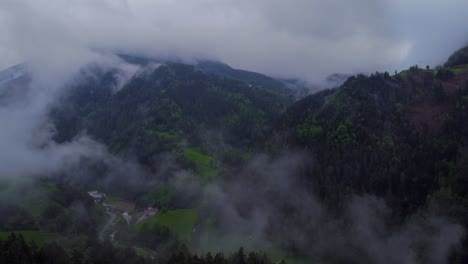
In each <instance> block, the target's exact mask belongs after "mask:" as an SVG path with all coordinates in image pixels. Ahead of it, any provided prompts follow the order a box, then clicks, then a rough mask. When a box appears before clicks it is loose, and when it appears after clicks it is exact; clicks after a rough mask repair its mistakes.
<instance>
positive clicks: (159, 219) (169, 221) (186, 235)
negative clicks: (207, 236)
mask: <svg viewBox="0 0 468 264" xmlns="http://www.w3.org/2000/svg"><path fill="white" fill-rule="evenodd" d="M197 218H198V212H197V210H196V209H178V210H171V211H167V212H164V213H159V214H157V215H155V216H152V217H150V218H148V219H146V220H144V221H141V222H139V223H137V224H136V225H135V228H137V229H141V228H142V227H143V226H145V225H149V226H155V225H160V226H164V227H167V228H168V229H169V230H170V231H171V232H172V233H174V234H176V235H177V236H178V237H179V238H180V239H181V240H184V241H190V239H191V237H192V232H193V228H194V227H195V224H196V222H197Z"/></svg>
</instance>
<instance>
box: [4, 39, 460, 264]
mask: <svg viewBox="0 0 468 264" xmlns="http://www.w3.org/2000/svg"><path fill="white" fill-rule="evenodd" d="M466 50H467V48H464V49H461V50H459V51H457V52H456V53H454V54H453V55H452V56H451V57H450V58H449V59H448V61H447V63H446V64H444V66H439V67H436V68H434V69H432V68H430V67H429V66H427V67H419V66H417V65H415V66H413V67H411V68H409V69H408V70H404V71H401V72H395V73H392V74H390V73H387V72H384V73H379V72H377V73H374V74H370V75H364V74H358V75H356V76H352V77H350V78H348V79H347V80H346V81H345V82H344V84H343V85H341V86H340V87H336V88H333V89H326V90H322V91H320V92H317V93H314V94H311V95H308V96H306V97H304V98H301V99H300V100H296V99H295V94H296V93H295V91H294V90H293V88H294V87H291V85H288V84H287V83H285V82H283V81H279V80H276V79H273V78H270V77H267V76H264V75H261V74H258V73H252V72H247V71H242V70H236V69H233V68H231V67H229V66H228V65H225V64H222V63H218V62H212V61H201V62H198V63H195V64H193V65H188V64H184V63H181V62H167V61H158V60H153V59H144V58H139V57H133V56H128V55H120V59H121V60H123V61H125V62H126V63H130V64H133V65H137V66H138V68H139V71H138V73H137V74H136V75H134V76H133V77H132V78H130V79H129V80H128V81H127V82H126V83H125V84H124V85H123V86H121V87H120V86H119V85H118V83H119V76H121V74H122V72H121V70H120V69H118V68H115V69H103V68H101V67H99V66H98V65H92V66H90V67H88V68H86V69H83V70H82V71H81V72H80V74H79V75H78V77H76V80H74V81H73V82H71V83H70V84H69V85H68V87H67V89H64V92H63V93H62V94H61V95H60V96H59V98H58V100H57V102H56V103H55V104H54V105H53V106H52V107H51V109H50V117H51V122H52V123H53V125H54V128H55V130H54V132H55V134H54V142H55V143H57V144H62V143H70V142H74V141H75V140H76V139H77V138H80V137H81V136H83V135H86V136H88V137H90V138H91V139H92V140H94V141H96V142H99V143H100V144H102V145H103V146H105V148H106V149H107V150H108V151H109V153H110V154H109V155H113V156H112V157H113V158H112V159H111V158H106V159H102V160H99V161H94V160H90V159H87V158H83V159H82V160H80V165H79V168H73V170H69V171H66V170H64V171H62V172H60V173H56V174H54V175H38V176H37V177H36V178H34V179H33V180H25V182H24V183H22V182H20V183H15V182H11V181H9V180H2V182H1V184H0V197H1V198H2V201H1V202H0V213H1V215H2V216H5V217H2V219H0V231H1V232H0V238H2V240H0V252H1V253H0V260H1V261H0V262H2V263H200V264H202V263H229V264H230V263H239V264H240V263H246V264H251V263H280V262H282V263H284V262H286V263H378V262H377V261H378V260H380V258H381V257H382V256H386V255H385V254H389V255H391V256H392V257H394V258H393V259H392V258H391V257H389V260H390V261H399V260H401V259H402V258H399V257H397V256H396V255H398V254H399V253H394V252H392V253H387V252H385V253H384V252H382V256H378V257H376V256H374V255H373V254H371V251H368V250H367V249H365V248H366V246H365V245H363V243H362V241H361V242H360V241H357V242H356V241H353V239H354V238H352V236H353V233H351V234H349V233H346V230H349V229H353V228H354V227H355V226H354V225H355V223H354V222H353V221H354V220H355V219H354V218H352V217H351V216H352V215H353V212H350V210H351V211H352V210H355V211H357V210H361V209H362V208H363V207H362V204H371V205H376V206H375V207H377V209H375V211H376V212H378V213H375V212H374V211H372V210H374V209H372V210H370V209H369V210H367V209H365V211H366V212H367V211H372V212H371V213H368V214H369V215H370V217H369V219H371V220H368V222H371V223H368V222H365V224H364V225H366V226H372V225H373V224H374V222H372V221H374V220H375V219H378V220H379V223H378V226H377V227H376V229H378V232H377V233H378V236H379V238H377V239H376V241H379V242H380V241H382V240H385V239H384V238H387V237H390V238H393V236H392V234H394V233H398V231H401V230H406V229H405V227H406V226H407V225H409V226H411V227H412V225H411V224H413V222H417V223H418V225H417V228H413V229H410V231H408V232H409V233H411V232H415V231H414V229H415V230H417V231H416V232H419V231H420V230H421V232H426V231H427V230H429V231H428V232H427V233H428V234H426V236H427V237H424V238H418V239H417V240H415V241H413V240H411V241H410V242H409V246H408V248H409V249H408V250H409V251H410V252H411V254H413V253H414V252H416V253H414V256H413V255H412V259H414V262H408V263H440V262H437V261H444V262H445V261H449V263H466V262H467V261H468V255H467V252H468V236H466V235H464V234H463V231H460V230H461V229H453V230H456V232H455V231H454V233H457V234H453V237H458V236H460V237H461V236H463V238H462V241H461V246H460V247H456V246H455V245H456V243H453V246H452V244H451V243H449V242H446V243H445V244H446V245H448V246H447V247H448V249H447V254H446V255H443V254H441V255H442V257H440V258H435V257H434V258H432V257H429V255H431V251H432V249H431V246H432V244H431V243H432V242H428V241H436V239H438V238H440V237H442V238H445V237H444V235H445V233H447V232H446V230H449V229H444V228H446V227H448V226H455V225H457V226H458V225H460V226H461V227H464V228H468V209H467V208H468V207H467V202H468V178H467V177H468V175H467V168H468V151H467V148H466V143H467V142H468V126H467V124H468V56H467V51H466ZM22 80H23V81H25V80H24V77H23V79H22ZM16 81H18V80H16ZM10 84H11V82H10ZM5 96H6V95H5ZM109 160H110V161H109ZM120 160H126V161H127V160H129V161H131V165H127V164H126V165H125V166H123V165H119V164H120V163H119V161H120ZM129 163H130V162H129ZM135 168H137V169H135ZM114 174H118V175H119V176H118V177H114V176H112V175H114ZM109 175H111V176H112V177H111V176H109ZM137 178H138V183H134V182H132V181H131V180H132V179H137ZM135 181H136V180H135ZM94 189H98V190H99V191H102V192H105V194H106V195H105V196H104V198H102V197H100V198H95V197H93V198H92V197H90V195H88V193H87V192H88V191H90V190H94ZM369 197H372V198H369ZM101 198H102V199H103V200H101ZM350 203H351V204H354V205H356V204H357V205H356V206H354V207H353V206H350ZM383 204H385V206H383ZM109 205H110V206H109ZM384 207H385V209H383V208H384ZM109 208H111V209H109ZM350 208H351V209H350ZM366 208H367V207H366ZM372 208H373V207H372ZM387 209H388V210H387ZM362 210H364V209H362ZM374 213H375V215H374ZM150 214H151V215H150ZM363 214H364V213H363ZM381 215H383V217H382V216H381ZM109 216H110V218H109ZM113 217H114V218H113ZM436 217H443V219H444V223H447V224H437V223H434V221H432V220H433V219H436ZM380 218H383V219H380ZM108 219H111V220H110V222H108V221H109V220H108ZM415 219H417V220H415ZM421 219H422V220H421ZM437 219H439V218H437ZM440 219H441V218H440ZM375 221H377V220H375ZM106 222H108V223H110V224H109V226H110V227H109V228H107V227H106V226H107V225H106ZM408 222H410V223H411V224H408ZM420 222H421V223H423V224H420V225H419V223H420ZM376 225H377V224H376ZM414 225H416V224H414ZM366 228H367V227H366ZM364 229H365V228H364ZM450 230H452V229H450ZM25 231H27V232H25ZM11 232H16V233H17V234H11V235H10V233H11ZM402 233H404V232H402ZM233 234H236V235H235V236H234V235H233ZM335 234H338V235H336V236H335ZM405 234H406V233H405ZM26 236H28V238H26ZM402 236H403V235H402ZM431 239H432V240H431ZM226 240H229V241H227V242H232V245H229V246H227V245H225V244H227V243H225V242H226ZM325 240H326V241H327V242H325ZM348 240H349V241H348ZM401 240H403V239H402V238H401ZM448 240H449V239H447V241H448ZM437 241H439V240H437ZM36 243H37V244H40V245H37V244H36ZM368 243H371V242H370V241H369V242H368ZM392 243H394V241H390V239H388V241H387V240H385V241H384V243H383V245H385V247H386V248H387V249H388V248H390V247H391V246H392V245H395V244H392ZM243 246H245V248H246V249H248V251H251V250H252V251H254V252H253V253H244V249H242V248H241V247H243ZM376 247H377V246H376ZM233 248H235V249H234V250H236V251H235V253H233V254H229V255H228V254H226V255H223V254H222V253H213V255H212V253H208V252H234V250H233ZM239 248H241V249H239ZM342 249H343V250H342ZM405 250H406V249H405ZM394 255H395V256H394ZM386 261H388V260H386ZM379 263H380V262H379ZM381 263H391V262H381ZM394 263H397V262H394Z"/></svg>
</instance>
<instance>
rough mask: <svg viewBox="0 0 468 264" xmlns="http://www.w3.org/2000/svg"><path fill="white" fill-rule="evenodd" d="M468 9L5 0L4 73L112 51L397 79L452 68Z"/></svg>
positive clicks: (245, 1) (298, 1)
mask: <svg viewBox="0 0 468 264" xmlns="http://www.w3.org/2000/svg"><path fill="white" fill-rule="evenodd" d="M467 8H468V3H466V1H463V0H448V1H444V2H440V1H437V2H436V1H429V2H428V1H422V0H410V1H403V0H397V1H390V0H382V1H375V0H358V1H346V0H327V1H324V0H293V1H281V0H238V1H234V0H197V1H168V0H155V1H150V0H133V1H124V0H121V1H110V0H71V1H59V0H49V1H45V0H19V1H18V0H5V1H2V3H0V21H1V22H2V23H1V25H0V34H1V36H2V38H1V40H0V56H1V58H2V59H1V60H0V61H2V62H1V64H0V66H2V67H5V66H8V65H9V64H11V62H12V61H13V60H14V59H13V58H16V60H17V61H24V60H27V61H36V62H37V63H38V64H39V65H44V64H48V63H54V62H55V63H57V64H58V65H60V66H63V65H67V66H70V65H73V64H75V65H76V64H79V63H80V62H81V63H82V62H83V61H86V60H87V59H89V58H90V56H92V52H90V51H91V50H93V49H100V50H103V49H104V50H120V51H125V52H134V53H142V54H148V55H157V56H178V57H181V58H185V59H191V58H194V57H203V58H206V57H208V58H213V59H219V60H222V61H224V62H226V63H229V64H231V65H233V66H236V67H240V68H245V69H250V70H255V71H259V72H263V73H267V74H272V75H275V76H284V77H286V76H297V77H301V78H304V79H307V80H318V79H323V78H324V77H325V76H326V75H328V74H330V73H334V72H344V73H349V72H351V73H352V72H359V71H369V72H371V71H374V70H389V71H393V70H394V69H395V68H402V67H406V66H408V65H411V64H414V63H420V64H433V65H434V64H438V63H442V62H443V60H444V59H445V58H446V57H447V56H448V55H449V54H450V53H451V52H452V51H453V50H454V49H456V48H458V47H459V46H461V45H463V44H464V41H466V40H468V29H466V27H464V26H463V25H465V24H466V23H467V22H468V18H467V17H466V16H465V14H464V13H463V10H466V9H467ZM67 68H68V67H65V68H62V67H57V69H58V70H62V69H67Z"/></svg>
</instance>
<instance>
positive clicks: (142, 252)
mask: <svg viewBox="0 0 468 264" xmlns="http://www.w3.org/2000/svg"><path fill="white" fill-rule="evenodd" d="M133 249H134V250H135V253H136V254H137V255H138V256H141V257H145V258H151V257H153V256H154V255H156V253H155V252H154V251H152V250H149V249H146V248H140V247H133Z"/></svg>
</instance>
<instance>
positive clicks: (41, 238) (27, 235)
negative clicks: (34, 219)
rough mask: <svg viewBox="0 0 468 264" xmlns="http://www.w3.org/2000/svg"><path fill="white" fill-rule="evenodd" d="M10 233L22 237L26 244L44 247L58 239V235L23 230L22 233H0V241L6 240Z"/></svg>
mask: <svg viewBox="0 0 468 264" xmlns="http://www.w3.org/2000/svg"><path fill="white" fill-rule="evenodd" d="M12 232H14V233H16V234H21V235H23V237H24V239H25V240H26V241H28V242H29V241H34V242H35V243H36V244H37V245H39V246H41V245H44V244H45V243H47V242H50V241H52V240H54V239H57V238H58V235H57V234H53V233H46V232H42V231H35V230H23V231H1V232H0V240H5V239H7V238H8V237H9V236H10V234H11V233H12Z"/></svg>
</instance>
